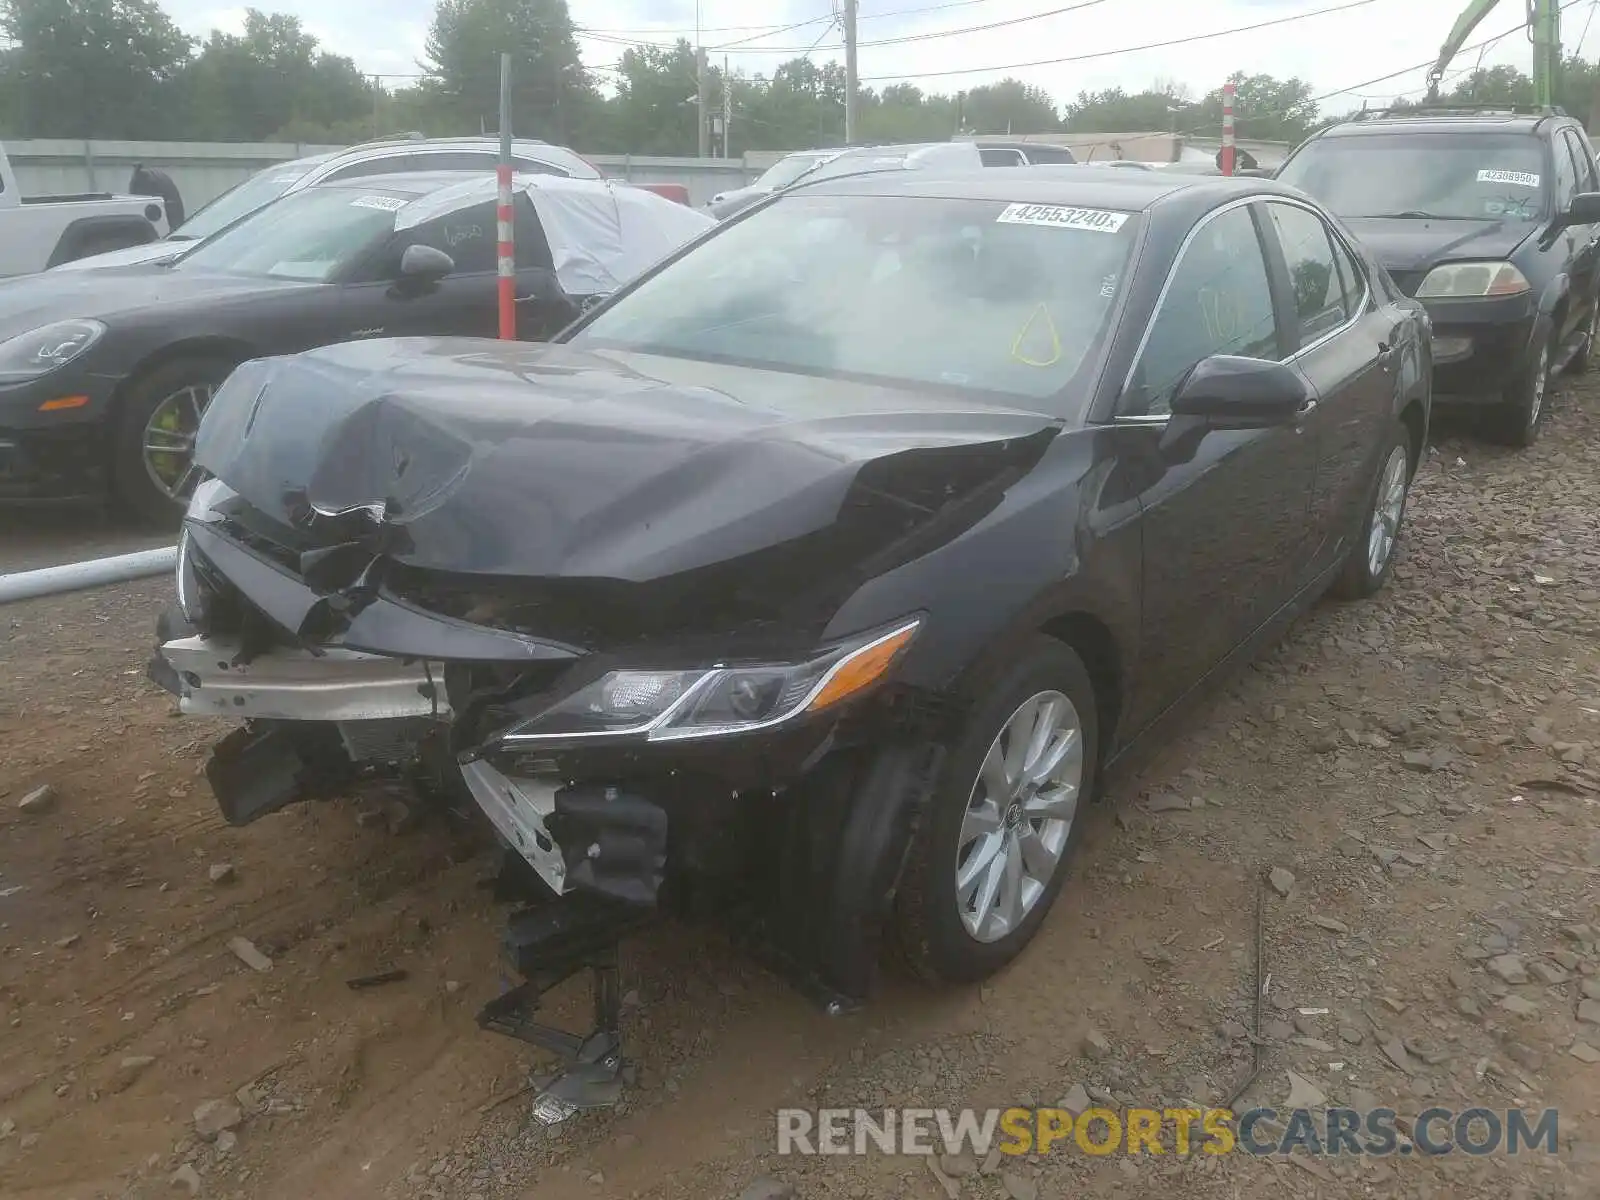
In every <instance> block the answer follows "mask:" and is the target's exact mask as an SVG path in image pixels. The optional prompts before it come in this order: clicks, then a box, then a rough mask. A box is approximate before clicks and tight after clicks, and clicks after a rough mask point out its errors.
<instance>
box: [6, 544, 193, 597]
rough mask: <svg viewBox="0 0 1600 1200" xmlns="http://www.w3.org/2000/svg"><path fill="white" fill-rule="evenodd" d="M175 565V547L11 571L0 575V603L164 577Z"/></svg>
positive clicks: (176, 557) (176, 556) (176, 564)
mask: <svg viewBox="0 0 1600 1200" xmlns="http://www.w3.org/2000/svg"><path fill="white" fill-rule="evenodd" d="M177 566H178V548H177V547H176V546H164V547H162V548H161V549H159V550H141V551H139V552H138V553H137V554H117V555H113V556H112V557H111V558H91V559H89V560H88V561H87V562H75V563H63V564H62V565H61V566H59V567H40V568H39V569H38V570H36V571H14V572H12V573H11V574H9V575H0V604H9V603H11V602H13V601H17V600H33V599H36V598H37V597H39V596H56V595H60V594H61V593H62V592H77V591H82V590H83V589H84V588H93V587H104V586H105V585H106V584H110V583H127V582H129V581H130V580H134V579H145V578H148V577H149V576H151V575H166V574H170V573H171V572H173V571H175V570H176V569H177Z"/></svg>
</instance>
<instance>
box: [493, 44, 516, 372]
mask: <svg viewBox="0 0 1600 1200" xmlns="http://www.w3.org/2000/svg"><path fill="white" fill-rule="evenodd" d="M495 177H496V179H497V181H498V182H499V184H500V196H499V202H498V206H497V209H496V212H495V221H496V224H497V225H498V226H499V238H500V249H499V263H498V268H499V275H500V278H499V288H500V340H501V341H506V342H512V341H515V340H516V338H517V246H516V235H515V232H514V231H515V229H516V220H515V217H514V215H513V213H512V208H511V55H509V54H502V55H501V56H500V162H499V163H498V164H497V165H496V167H495Z"/></svg>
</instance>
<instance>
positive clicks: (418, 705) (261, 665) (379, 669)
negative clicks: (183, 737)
mask: <svg viewBox="0 0 1600 1200" xmlns="http://www.w3.org/2000/svg"><path fill="white" fill-rule="evenodd" d="M243 651H244V647H243V645H242V644H241V643H240V642H239V641H238V640H237V639H233V638H220V637H185V638H176V639H173V640H171V641H168V642H165V643H163V644H162V646H161V651H160V658H161V660H162V661H163V662H164V663H165V664H166V666H167V667H168V668H170V671H171V675H170V676H166V673H165V672H161V674H162V675H163V676H166V678H163V679H158V682H162V683H163V686H167V687H169V688H173V687H174V684H175V688H174V690H176V691H177V694H178V700H179V707H180V708H181V709H182V711H183V712H185V713H187V714H190V715H192V716H209V717H234V718H237V719H241V720H256V719H260V720H277V721H332V722H339V721H378V720H387V719H396V718H416V717H427V718H431V719H436V720H442V719H446V718H448V717H449V715H450V705H449V702H448V700H447V699H446V697H445V693H444V665H443V664H442V663H429V662H417V661H405V660H402V659H397V658H389V657H385V656H383V655H379V654H363V653H361V652H360V651H356V650H339V649H326V650H323V651H321V652H320V653H317V654H312V653H311V652H310V651H309V650H293V649H287V648H276V649H273V650H270V651H268V652H266V653H264V654H260V655H257V656H254V657H247V656H246V655H245V654H244V652H243ZM155 674H156V672H155V671H152V675H153V676H154V675H155ZM168 680H170V681H171V682H168Z"/></svg>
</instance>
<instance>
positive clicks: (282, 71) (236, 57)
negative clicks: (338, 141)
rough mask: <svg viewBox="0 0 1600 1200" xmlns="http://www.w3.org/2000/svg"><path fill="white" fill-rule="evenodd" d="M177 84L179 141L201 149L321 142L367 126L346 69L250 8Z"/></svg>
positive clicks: (293, 20)
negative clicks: (183, 104) (239, 30)
mask: <svg viewBox="0 0 1600 1200" xmlns="http://www.w3.org/2000/svg"><path fill="white" fill-rule="evenodd" d="M182 84H183V88H182V89H180V90H186V91H187V97H186V98H187V101H188V104H187V108H188V113H189V120H188V131H187V136H189V137H194V138H199V139H202V140H207V141H216V140H227V139H244V140H250V141H257V140H277V139H283V140H293V141H312V140H323V138H325V137H328V136H331V135H332V133H333V130H334V128H335V127H336V126H337V127H341V128H343V129H354V128H360V127H361V122H363V121H366V122H370V120H371V113H372V108H373V96H372V85H371V83H370V82H369V81H368V80H367V78H366V76H364V75H363V74H362V73H361V72H360V71H359V70H357V69H356V65H355V63H354V62H352V61H351V60H350V59H348V58H344V57H342V56H339V55H335V54H328V53H326V52H325V51H322V50H319V48H318V45H317V39H316V38H314V37H313V36H311V35H310V34H309V33H306V32H305V30H304V29H302V28H301V25H300V19H299V18H298V17H293V16H289V15H287V14H284V13H271V14H268V13H263V12H260V11H259V10H257V9H253V8H252V9H246V10H245V28H244V33H243V34H242V35H240V36H237V37H235V36H234V35H232V34H226V33H221V32H219V31H216V30H213V31H212V33H211V36H210V38H209V39H207V41H206V44H205V48H204V49H203V50H202V51H201V52H200V56H199V57H198V58H197V59H195V60H194V62H193V63H192V64H191V65H190V66H189V68H188V69H187V70H186V71H185V72H184V75H183V79H182ZM289 133H296V134H298V135H299V136H297V137H292V138H290V137H287V136H286V135H287V134H289ZM319 135H320V136H319Z"/></svg>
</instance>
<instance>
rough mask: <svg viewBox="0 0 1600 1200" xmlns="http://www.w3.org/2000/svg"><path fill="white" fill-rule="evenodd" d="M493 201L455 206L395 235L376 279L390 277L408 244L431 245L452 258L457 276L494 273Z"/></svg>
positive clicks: (495, 230)
mask: <svg viewBox="0 0 1600 1200" xmlns="http://www.w3.org/2000/svg"><path fill="white" fill-rule="evenodd" d="M494 209H495V206H494V201H492V200H491V201H487V202H485V203H483V204H474V205H473V206H472V207H470V208H458V209H456V210H455V211H454V212H450V213H446V214H445V215H444V216H442V217H435V218H434V219H433V220H431V221H424V222H423V223H422V224H420V225H416V226H413V227H412V228H410V229H406V230H402V231H401V232H400V233H397V234H396V235H395V236H394V239H393V240H392V241H391V242H390V243H389V246H388V249H387V250H386V251H385V252H384V263H383V266H382V267H381V268H380V274H379V275H378V278H379V279H392V278H394V276H395V274H396V273H397V272H398V271H399V267H400V258H401V256H402V255H403V254H404V253H405V252H406V247H407V246H416V245H422V246H433V247H434V248H435V249H438V250H443V251H444V252H445V253H446V254H448V255H449V256H450V257H451V258H452V259H454V260H455V264H456V270H455V273H456V274H457V275H474V274H480V273H483V272H493V271H494V269H495V264H496V259H497V254H496V251H497V248H498V246H499V241H500V233H499V229H498V228H497V227H496V225H495V215H494Z"/></svg>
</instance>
